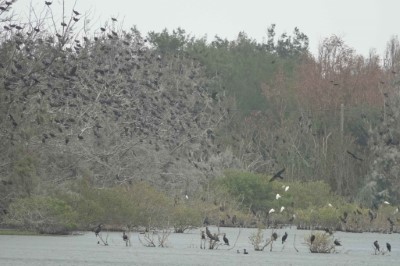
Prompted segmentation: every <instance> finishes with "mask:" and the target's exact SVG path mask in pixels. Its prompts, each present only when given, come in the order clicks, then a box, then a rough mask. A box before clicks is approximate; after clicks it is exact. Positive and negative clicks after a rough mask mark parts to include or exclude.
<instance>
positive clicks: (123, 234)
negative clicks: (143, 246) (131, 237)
mask: <svg viewBox="0 0 400 266" xmlns="http://www.w3.org/2000/svg"><path fill="white" fill-rule="evenodd" d="M122 239H123V240H124V241H128V235H127V234H125V232H122Z"/></svg>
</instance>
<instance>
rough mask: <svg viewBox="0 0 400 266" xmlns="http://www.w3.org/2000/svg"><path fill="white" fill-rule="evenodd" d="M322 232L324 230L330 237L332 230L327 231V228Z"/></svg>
mask: <svg viewBox="0 0 400 266" xmlns="http://www.w3.org/2000/svg"><path fill="white" fill-rule="evenodd" d="M324 230H325V232H326V233H327V234H330V235H332V230H331V229H329V228H325V229H324Z"/></svg>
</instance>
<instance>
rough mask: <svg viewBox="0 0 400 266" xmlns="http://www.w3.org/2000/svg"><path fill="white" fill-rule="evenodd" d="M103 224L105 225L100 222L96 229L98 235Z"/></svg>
mask: <svg viewBox="0 0 400 266" xmlns="http://www.w3.org/2000/svg"><path fill="white" fill-rule="evenodd" d="M102 226H103V225H102V224H99V225H98V226H97V227H96V229H94V233H95V235H96V236H98V235H99V233H100V231H101V227H102Z"/></svg>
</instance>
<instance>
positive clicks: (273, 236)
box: [272, 232, 278, 241]
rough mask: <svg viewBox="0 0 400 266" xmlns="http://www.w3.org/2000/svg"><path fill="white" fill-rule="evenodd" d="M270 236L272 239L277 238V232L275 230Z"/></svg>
mask: <svg viewBox="0 0 400 266" xmlns="http://www.w3.org/2000/svg"><path fill="white" fill-rule="evenodd" d="M272 238H273V240H274V241H275V240H277V239H278V234H277V233H276V232H274V233H273V234H272Z"/></svg>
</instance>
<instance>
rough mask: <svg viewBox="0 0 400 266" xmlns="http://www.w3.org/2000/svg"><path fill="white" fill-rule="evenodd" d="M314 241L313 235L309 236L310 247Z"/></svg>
mask: <svg viewBox="0 0 400 266" xmlns="http://www.w3.org/2000/svg"><path fill="white" fill-rule="evenodd" d="M314 240H315V235H311V237H310V242H311V245H312V243H313V242H314Z"/></svg>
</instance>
